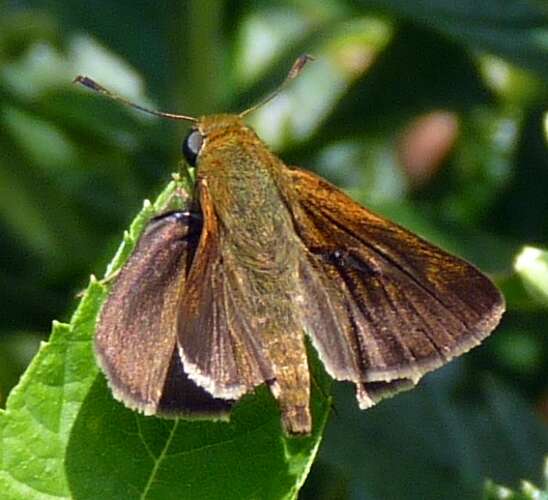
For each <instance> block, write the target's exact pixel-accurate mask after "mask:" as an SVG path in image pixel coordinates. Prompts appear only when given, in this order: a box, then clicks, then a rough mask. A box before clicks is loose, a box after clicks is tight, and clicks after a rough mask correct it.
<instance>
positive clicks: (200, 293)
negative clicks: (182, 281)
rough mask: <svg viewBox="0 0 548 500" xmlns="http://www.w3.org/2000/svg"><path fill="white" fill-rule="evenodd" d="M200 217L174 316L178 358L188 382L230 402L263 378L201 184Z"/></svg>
mask: <svg viewBox="0 0 548 500" xmlns="http://www.w3.org/2000/svg"><path fill="white" fill-rule="evenodd" d="M199 193H200V206H201V210H202V214H203V218H204V225H203V230H202V233H201V237H200V242H199V245H198V248H197V250H196V255H195V258H194V260H193V262H192V267H191V269H190V272H189V275H188V280H187V286H186V288H185V294H184V297H182V301H181V304H180V308H179V315H178V332H177V334H178V337H177V338H178V346H179V354H180V357H181V359H182V361H183V363H184V366H185V370H186V372H187V373H188V374H189V376H190V378H191V379H192V380H194V381H195V382H196V383H198V385H200V386H201V387H203V388H204V389H206V390H207V391H208V392H209V393H210V394H212V395H213V396H215V397H217V398H221V399H231V400H235V399H238V398H240V397H241V396H242V395H243V394H245V393H247V392H249V391H251V390H252V389H253V388H254V387H256V386H257V385H259V384H261V383H263V382H264V381H265V380H267V379H268V378H269V370H268V367H267V363H266V362H265V360H264V359H263V356H262V354H261V351H260V349H259V348H258V346H257V345H256V344H255V341H254V338H253V335H252V332H251V331H250V329H249V327H248V324H247V321H246V318H245V315H244V314H241V312H240V311H239V310H238V308H237V304H238V301H237V297H238V293H239V291H238V289H237V287H235V286H234V280H232V279H231V276H232V274H233V273H232V272H231V269H230V268H229V266H228V263H227V262H226V261H225V259H224V258H223V248H222V244H221V239H220V238H221V235H220V230H219V227H218V221H217V217H216V215H215V212H214V209H213V206H212V203H211V200H210V197H209V194H208V190H207V184H206V182H205V181H201V184H200V185H199Z"/></svg>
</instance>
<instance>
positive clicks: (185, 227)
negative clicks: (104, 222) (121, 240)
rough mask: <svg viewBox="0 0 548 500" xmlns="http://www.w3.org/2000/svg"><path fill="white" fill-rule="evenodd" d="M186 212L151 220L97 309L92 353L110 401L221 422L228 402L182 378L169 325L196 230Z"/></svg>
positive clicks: (172, 322) (147, 411)
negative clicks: (97, 316) (94, 355)
mask: <svg viewBox="0 0 548 500" xmlns="http://www.w3.org/2000/svg"><path fill="white" fill-rule="evenodd" d="M193 222H196V221H195V218H194V217H193V216H191V215H190V214H188V213H186V212H171V213H166V214H163V215H160V216H159V217H156V218H154V219H152V220H151V221H150V222H149V223H148V225H147V227H146V228H145V230H144V232H143V234H142V236H141V238H140V239H139V242H138V243H137V246H136V248H135V250H134V251H133V253H132V255H131V256H130V258H129V259H128V261H127V263H126V264H125V265H124V266H123V268H122V269H121V270H120V272H119V274H118V275H117V276H116V278H115V281H114V284H113V286H112V288H111V290H110V293H109V296H108V298H107V300H106V302H105V304H104V305H103V308H102V310H101V314H100V317H99V322H98V325H97V331H96V337H95V351H96V354H97V358H98V361H99V363H100V365H101V367H102V368H103V371H104V372H105V374H106V376H107V379H108V382H109V385H110V387H111V389H112V392H113V394H114V396H115V398H116V399H119V400H121V401H123V402H124V403H125V405H126V406H128V407H130V408H132V409H137V410H139V411H141V412H143V413H145V414H147V415H152V414H160V415H166V416H170V415H173V416H176V415H196V416H198V415H200V414H203V415H206V416H213V417H214V416H218V417H219V418H221V417H222V416H223V415H224V414H226V413H227V412H228V411H229V409H230V403H229V402H226V401H221V400H217V399H215V398H213V397H212V396H211V395H209V394H208V393H207V392H206V391H204V390H203V389H202V388H200V387H199V386H197V385H196V384H195V383H194V382H193V381H192V380H190V379H189V378H188V376H187V375H186V374H185V373H184V368H183V366H182V364H181V362H180V360H178V359H177V358H178V355H177V350H176V320H177V307H178V304H179V301H180V298H179V297H180V295H181V293H182V291H183V289H184V284H185V276H186V273H187V266H188V263H189V261H190V258H191V256H192V254H193V253H194V249H195V246H196V243H197V236H198V235H197V234H196V233H199V230H200V229H199V227H198V228H196V227H194V225H193Z"/></svg>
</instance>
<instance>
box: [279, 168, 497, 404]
mask: <svg viewBox="0 0 548 500" xmlns="http://www.w3.org/2000/svg"><path fill="white" fill-rule="evenodd" d="M285 175H286V176H287V177H286V178H285V179H284V182H282V183H280V186H279V188H280V191H281V192H282V196H283V197H284V199H285V200H286V203H287V205H288V207H289V209H290V210H291V212H292V214H293V220H294V224H295V229H296V231H297V233H298V235H299V237H300V239H301V241H302V242H303V244H304V246H305V247H306V249H307V252H306V257H304V258H303V260H302V262H301V277H302V283H303V297H304V298H303V302H302V311H303V314H302V317H303V322H304V323H305V324H306V326H307V331H308V334H309V335H310V336H311V338H312V341H313V344H314V345H315V347H316V349H317V350H318V352H319V354H320V357H321V359H322V361H323V362H324V364H325V366H326V369H327V370H328V372H329V373H330V375H331V376H332V377H334V378H335V379H339V380H350V381H353V382H354V383H356V385H357V387H358V399H359V402H360V406H361V407H362V408H365V407H368V406H371V405H372V404H374V403H375V402H376V401H377V400H379V399H381V398H382V397H384V396H386V395H390V394H392V393H394V392H397V391H399V390H402V389H406V388H410V387H412V386H413V385H414V384H415V383H416V382H417V381H418V379H419V378H420V377H421V376H422V375H423V374H424V373H425V372H428V371H430V370H433V369H435V368H437V367H439V366H441V365H443V364H444V363H446V362H447V361H449V360H450V359H451V358H454V357H455V356H458V355H459V354H462V353H463V352H465V351H467V350H469V349H471V348H472V347H474V346H475V345H477V344H479V343H480V342H481V340H482V339H483V338H485V337H486V336H487V335H489V333H490V332H491V331H492V330H493V329H494V328H495V326H496V325H497V324H498V322H499V320H500V317H501V315H502V313H503V311H504V301H503V298H502V296H501V294H500V293H499V291H498V290H497V289H496V287H495V286H494V285H493V284H492V283H491V281H489V279H488V278H487V277H485V276H484V275H483V274H481V273H480V272H479V271H478V270H477V269H475V268H474V267H473V266H471V265H470V264H468V263H466V262H464V261H463V260H461V259H458V258H457V257H454V256H451V255H449V254H447V253H446V252H444V251H443V250H440V249H439V248H436V247H434V246H433V245H431V244H429V243H427V242H425V241H424V240H422V239H421V238H419V237H417V236H415V235H414V234H412V233H410V232H408V231H406V230H405V229H403V228H401V227H399V226H398V225H396V224H394V223H392V222H389V221H387V220H386V219H383V218H381V217H379V216H377V215H374V214H373V213H371V212H369V211H368V210H366V209H364V208H363V207H361V206H360V205H358V204H357V203H355V202H354V201H353V200H351V199H350V198H349V197H348V196H346V195H345V194H344V193H342V192H341V191H340V190H338V189H337V188H336V187H334V186H332V185H331V184H329V183H328V182H326V181H325V180H323V179H321V178H319V177H317V176H315V175H313V174H311V173H308V172H305V171H302V170H298V169H295V170H289V169H288V170H286V171H285Z"/></svg>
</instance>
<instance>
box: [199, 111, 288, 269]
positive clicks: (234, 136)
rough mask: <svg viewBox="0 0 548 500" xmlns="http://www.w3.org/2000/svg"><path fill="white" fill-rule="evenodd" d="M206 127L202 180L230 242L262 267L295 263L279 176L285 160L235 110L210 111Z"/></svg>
mask: <svg viewBox="0 0 548 500" xmlns="http://www.w3.org/2000/svg"><path fill="white" fill-rule="evenodd" d="M202 127H203V134H204V137H205V141H206V142H205V144H204V147H203V154H202V155H201V157H200V159H199V162H198V179H199V183H198V184H200V181H201V182H205V183H206V184H207V189H208V191H209V195H210V197H211V200H212V203H213V205H214V207H215V214H216V216H217V217H218V219H219V223H220V231H221V232H222V233H223V238H225V242H226V243H228V244H229V246H230V247H231V248H232V249H233V250H234V251H235V252H237V254H238V256H239V258H240V259H241V260H242V261H244V262H248V263H249V265H250V266H253V267H255V268H256V269H257V271H261V270H262V271H264V272H265V273H268V272H269V270H271V271H272V272H276V270H277V271H281V270H286V269H288V268H290V267H291V266H292V265H296V262H297V261H296V259H297V256H298V249H297V248H296V245H295V243H296V238H295V231H294V229H293V225H292V220H291V215H290V213H289V211H288V209H287V207H286V205H285V203H284V202H283V199H282V197H281V196H280V193H279V191H278V189H277V186H276V183H275V180H274V176H275V175H276V173H277V171H279V169H281V168H283V165H282V164H281V162H280V160H279V159H278V158H277V157H276V156H275V155H273V154H272V153H271V152H270V151H268V150H267V149H266V148H265V147H264V144H263V143H261V142H260V141H259V139H258V138H257V136H256V134H255V132H253V130H251V129H250V128H248V127H246V126H245V125H244V124H243V122H242V121H241V120H240V119H239V118H237V117H235V116H232V115H220V116H215V117H207V118H206V119H204V124H203V125H201V127H200V129H202Z"/></svg>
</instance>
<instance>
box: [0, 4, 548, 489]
mask: <svg viewBox="0 0 548 500" xmlns="http://www.w3.org/2000/svg"><path fill="white" fill-rule="evenodd" d="M302 52H309V53H312V54H314V55H315V56H316V58H317V61H316V62H315V63H314V64H312V65H310V67H307V69H306V71H305V72H304V73H303V74H302V76H301V77H300V78H299V79H298V80H297V81H295V82H294V83H293V84H292V85H291V87H290V88H288V89H287V91H284V92H283V94H282V95H281V96H280V97H279V98H278V99H277V100H275V101H274V102H272V103H270V104H269V105H268V106H265V107H264V108H263V109H261V110H259V111H258V112H256V113H255V114H254V115H253V116H252V117H251V122H252V124H253V125H254V127H255V128H256V130H257V132H258V133H259V135H260V136H261V137H262V138H263V139H264V140H265V141H267V142H268V143H269V144H270V145H271V147H272V148H273V149H275V150H276V151H277V152H278V153H279V154H280V156H281V157H282V158H284V160H285V161H286V163H288V164H298V165H301V166H303V167H306V168H310V169H312V170H315V171H317V172H319V173H320V174H321V175H324V176H325V177H327V178H328V179H330V180H332V181H333V182H336V183H337V184H339V185H340V186H341V187H343V188H345V189H347V190H348V191H349V192H350V193H351V194H352V195H353V196H355V198H356V199H358V200H360V201H361V202H363V203H364V204H366V205H368V206H371V207H372V208H374V209H376V210H377V211H379V212H382V213H384V214H386V215H388V216H390V217H391V218H392V219H394V220H396V221H398V222H400V223H401V224H403V225H405V226H406V227H408V228H410V229H412V230H414V231H416V232H418V233H420V234H422V235H424V236H425V237H427V238H428V239H430V240H431V241H433V242H436V243H438V244H440V245H441V246H443V247H445V248H447V249H449V250H451V251H453V252H455V253H458V254H460V255H462V256H464V257H466V258H467V259H469V260H470V261H472V262H474V263H475V264H477V265H478V266H480V267H481V268H482V269H484V270H485V271H487V272H490V273H491V274H492V276H493V277H494V278H495V280H496V281H497V283H498V284H499V285H500V286H501V288H502V289H503V291H504V293H505V296H506V298H507V302H508V312H507V314H506V315H505V318H504V320H503V323H502V324H501V326H500V328H499V329H498V330H497V331H496V332H495V334H494V335H493V336H492V338H490V339H489V340H487V341H486V342H485V343H484V345H483V346H482V347H481V348H480V349H477V350H475V351H474V352H472V353H470V354H468V355H467V356H465V357H464V358H463V359H462V360H459V361H457V362H454V363H452V364H451V365H449V366H448V367H446V368H444V369H443V370H440V371H439V372H438V373H436V374H432V375H431V376H429V377H427V378H426V380H425V382H424V383H423V384H421V386H420V387H419V388H418V389H416V390H414V391H412V392H410V393H408V394H403V395H401V396H399V397H397V398H395V399H394V400H390V401H386V402H383V403H382V404H380V405H379V406H378V407H376V408H374V409H372V410H369V411H368V412H366V413H364V412H360V411H359V410H358V409H357V405H356V403H355V401H354V397H353V394H352V393H351V391H349V388H348V387H346V386H344V385H337V387H336V390H335V392H336V396H335V407H336V410H337V411H336V415H334V416H333V417H332V419H331V422H330V425H329V426H328V429H327V431H326V435H325V441H324V443H323V445H322V448H321V450H320V454H319V459H318V460H317V461H316V463H315V465H314V467H313V469H312V472H311V475H310V477H309V479H308V480H307V482H306V484H305V486H304V488H303V490H302V492H301V498H325V499H332V498H333V499H334V498H352V499H380V498H382V499H385V498H398V499H404V498H406V499H407V498H409V499H414V498H417V499H419V498H420V499H425V498H433V499H434V498H448V499H452V498H455V499H456V498H478V497H479V496H480V495H481V491H482V488H483V484H484V481H485V480H486V479H487V478H490V479H492V480H494V481H495V482H496V483H501V484H508V485H513V486H517V485H518V484H519V480H520V479H527V480H530V481H532V482H533V483H536V484H542V470H541V469H542V463H543V455H544V454H546V453H547V452H548V431H547V426H546V422H547V420H548V383H547V381H548V342H547V336H548V331H547V326H546V325H547V324H548V323H547V320H548V309H547V301H546V297H547V296H548V271H547V266H548V264H547V263H548V257H547V256H546V255H547V254H546V253H544V252H543V250H542V249H543V248H547V247H548V154H547V153H548V146H547V144H548V115H547V110H548V106H547V104H548V10H547V8H546V4H545V3H543V2H541V1H534V0H530V1H527V0H507V1H503V0H484V1H482V2H471V1H469V0H467V1H461V2H453V1H450V0H428V1H427V0H415V1H412V2H409V1H405V0H371V1H367V0H358V1H354V2H350V1H344V0H328V1H323V2H320V1H317V0H297V1H291V2H289V1H287V2H284V1H275V2H266V1H264V0H259V1H255V2H246V1H234V0H232V1H228V0H227V1H225V2H222V1H220V0H202V1H198V0H192V1H187V2H174V1H171V2H161V3H160V2H154V3H153V2H128V1H125V0H124V1H120V2H106V1H104V0H98V1H96V2H93V3H92V4H90V3H89V2H82V1H76V0H70V1H64V2H61V1H59V0H49V1H45V0H42V1H38V0H30V1H27V2H15V1H4V2H2V3H0V232H1V234H2V237H1V239H0V241H1V245H0V304H1V306H0V307H1V309H0V310H1V316H0V359H1V363H0V400H1V401H2V402H3V404H5V398H6V396H7V394H8V392H9V390H10V388H11V387H12V386H14V385H15V384H16V382H17V380H18V377H19V376H20V374H21V372H22V371H23V370H24V368H25V366H26V365H27V363H28V362H29V361H30V359H31V357H32V356H33V354H34V353H35V352H36V349H37V348H38V344H39V342H40V341H41V340H45V339H47V337H48V334H49V330H50V325H51V321H52V319H54V318H56V319H61V320H66V319H68V318H69V317H70V315H71V312H72V311H73V310H74V308H75V305H76V303H77V300H76V298H75V294H76V293H77V292H78V291H80V290H81V289H82V288H83V287H84V286H85V284H86V283H87V280H88V276H89V274H90V273H91V272H94V273H96V274H98V275H102V274H103V272H104V268H105V265H106V263H107V262H109V261H110V260H111V258H112V255H113V254H114V252H115V250H116V248H117V246H118V244H119V241H120V240H121V237H122V231H123V229H124V228H125V227H127V225H128V223H129V222H130V221H131V220H132V219H133V217H134V215H135V214H136V213H137V212H138V211H139V209H140V207H141V206H142V200H143V199H144V198H147V197H151V198H153V197H155V195H156V194H157V193H159V192H160V191H161V189H162V187H163V186H164V185H165V184H166V183H167V181H168V179H169V175H170V173H171V172H172V171H176V169H177V163H178V161H179V157H180V154H179V147H180V142H181V137H182V135H183V133H184V129H183V128H181V127H184V125H178V124H173V123H169V122H162V121H159V120H155V119H150V118H149V117H147V116H143V115H140V114H138V113H135V112H133V111H132V110H129V109H125V108H122V107H121V106H119V105H117V104H114V103H112V102H108V101H106V100H104V99H101V98H98V97H97V96H94V95H91V93H90V92H86V91H83V90H81V89H79V88H76V87H74V86H73V85H72V84H71V81H72V79H73V77H74V76H75V75H76V74H78V73H87V74H89V75H91V76H93V77H94V78H95V79H97V80H98V81H100V82H101V83H103V84H105V85H106V86H108V87H109V88H111V89H113V90H115V91H117V92H119V93H121V94H123V95H124V96H126V97H128V98H130V99H132V100H135V101H137V102H139V103H141V104H145V105H152V106H155V107H157V108H160V109H165V110H171V111H173V110H176V111H180V112H184V113H187V114H206V113H210V112H225V111H236V110H241V109H243V108H245V107H246V106H248V105H250V104H252V103H254V102H255V101H256V100H257V99H258V98H260V97H261V96H263V95H264V94H265V93H266V92H268V91H269V90H271V89H272V88H273V87H274V86H275V85H276V84H277V83H278V82H279V81H280V80H281V79H282V78H283V76H284V75H285V72H286V71H287V68H288V67H289V66H290V64H291V62H292V61H293V59H294V58H295V56H296V55H298V54H299V53H302ZM424 138H426V139H427V140H426V141H425V140H424ZM424 142H426V144H427V145H432V144H434V145H437V147H436V148H432V147H430V148H426V150H425V149H424V148H423V147H422V146H421V145H422V144H424ZM524 247H529V248H528V249H524ZM516 259H517V260H516ZM514 262H516V265H515V267H514ZM27 382H29V383H32V380H30V381H29V380H27ZM22 396H23V397H22V403H21V404H24V399H25V398H24V393H23V394H22ZM70 430H71V429H70V428H66V429H65V428H63V430H62V432H63V433H67V434H68V433H70ZM5 446H7V445H6V442H5V441H4V442H3V444H2V447H5ZM42 451H43V450H42ZM0 452H1V454H0V457H1V458H2V461H1V462H0V463H1V464H2V467H4V466H5V455H6V450H2V449H1V448H0ZM51 453H52V454H55V453H57V456H59V454H61V455H62V454H63V453H64V449H61V450H55V451H51ZM233 466H237V464H236V465H233ZM227 467H229V465H228V464H227ZM215 480H216V479H215V478H211V481H215ZM31 486H32V485H31ZM227 488H228V486H227ZM34 491H35V492H36V496H35V497H36V498H42V496H41V495H44V496H43V497H44V498H45V495H46V493H52V492H43V491H42V492H41V493H39V491H40V490H34ZM174 491H175V490H174ZM489 491H491V493H492V491H494V490H493V487H491V490H489ZM52 494H53V493H52ZM56 494H59V495H60V496H64V495H66V494H67V492H66V491H64V490H63V487H60V490H59V491H57V492H56ZM488 494H489V493H486V495H488ZM493 495H494V493H493ZM78 498H90V497H89V496H88V497H85V496H79V497H78ZM149 498H153V496H150V497H149ZM489 498H491V497H489ZM516 498H519V497H516Z"/></svg>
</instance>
